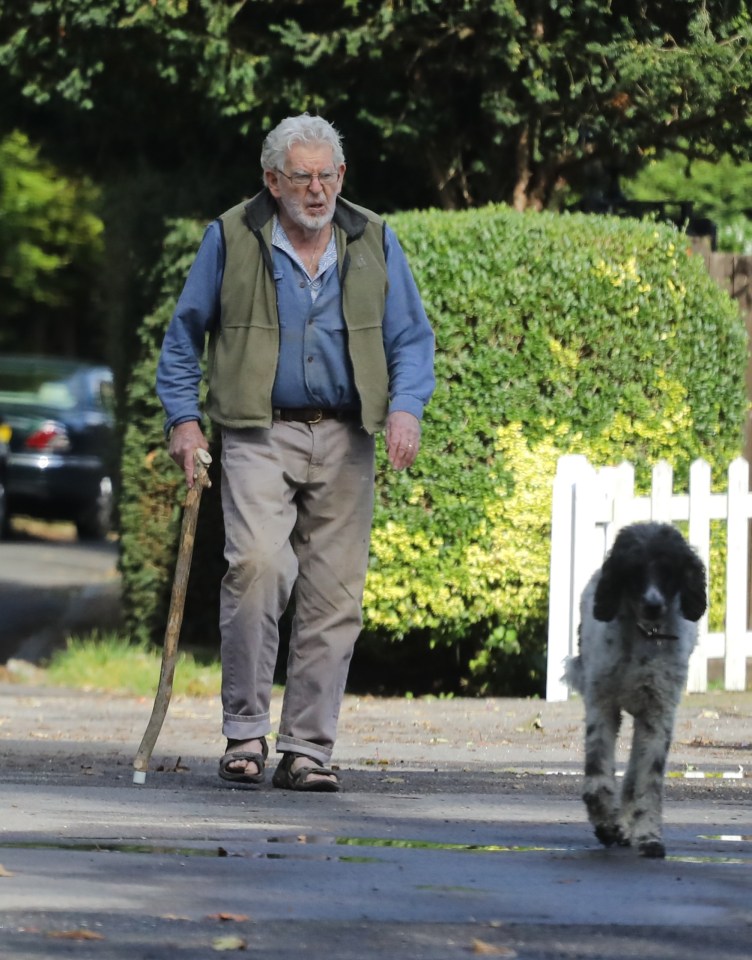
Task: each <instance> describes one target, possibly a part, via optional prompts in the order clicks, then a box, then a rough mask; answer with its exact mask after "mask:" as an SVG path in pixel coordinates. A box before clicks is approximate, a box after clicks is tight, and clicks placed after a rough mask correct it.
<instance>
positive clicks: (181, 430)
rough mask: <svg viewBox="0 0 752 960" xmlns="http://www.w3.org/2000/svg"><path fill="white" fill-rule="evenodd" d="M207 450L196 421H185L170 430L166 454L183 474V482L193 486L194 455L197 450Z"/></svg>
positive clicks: (207, 444) (207, 445)
mask: <svg viewBox="0 0 752 960" xmlns="http://www.w3.org/2000/svg"><path fill="white" fill-rule="evenodd" d="M199 447H200V448H201V449H202V450H208V449H209V443H208V442H207V439H206V437H205V436H204V434H203V433H202V431H201V427H200V426H199V424H198V421H197V420H186V422H185V423H179V424H178V425H177V426H176V427H173V428H172V434H171V436H170V446H169V448H168V453H169V454H170V456H171V457H172V459H173V460H174V461H175V463H176V464H177V465H178V466H179V467H180V469H181V470H182V471H183V473H184V474H185V482H186V484H187V485H188V486H189V487H192V486H193V480H194V476H193V471H194V470H195V464H194V454H195V452H196V450H197V449H198V448H199Z"/></svg>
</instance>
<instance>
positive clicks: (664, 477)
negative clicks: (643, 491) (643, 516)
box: [650, 460, 674, 523]
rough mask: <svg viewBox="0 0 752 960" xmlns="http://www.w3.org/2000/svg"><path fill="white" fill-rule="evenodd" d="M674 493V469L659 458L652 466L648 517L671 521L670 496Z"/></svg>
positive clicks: (662, 521)
mask: <svg viewBox="0 0 752 960" xmlns="http://www.w3.org/2000/svg"><path fill="white" fill-rule="evenodd" d="M673 493H674V470H673V467H672V466H671V464H670V463H667V462H666V461H665V460H661V461H659V462H658V463H656V465H655V466H654V467H653V476H652V483H651V487H650V519H651V520H656V521H658V522H660V523H671V520H672V517H671V497H672V496H673Z"/></svg>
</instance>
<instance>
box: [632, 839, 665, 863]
mask: <svg viewBox="0 0 752 960" xmlns="http://www.w3.org/2000/svg"><path fill="white" fill-rule="evenodd" d="M637 849H638V851H639V854H640V856H641V857H650V858H651V859H653V860H662V859H663V858H664V857H665V856H666V848H665V847H664V846H663V843H661V841H660V840H655V839H652V840H640V842H639V844H638V846H637Z"/></svg>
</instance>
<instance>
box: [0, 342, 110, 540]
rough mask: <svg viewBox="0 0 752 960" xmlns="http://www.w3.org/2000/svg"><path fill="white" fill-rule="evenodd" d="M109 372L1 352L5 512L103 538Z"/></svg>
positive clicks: (107, 491) (107, 484)
mask: <svg viewBox="0 0 752 960" xmlns="http://www.w3.org/2000/svg"><path fill="white" fill-rule="evenodd" d="M112 395H113V390H112V372H111V371H110V370H109V369H108V368H107V367H104V366H95V365H93V364H89V363H84V362H82V361H77V360H63V359H58V358H53V357H39V356H7V355H6V356H0V421H4V422H6V423H7V424H9V426H10V428H11V436H10V441H9V447H10V452H9V455H8V469H7V482H6V495H7V512H8V515H10V514H13V513H23V514H29V515H31V516H33V517H42V518H45V519H49V520H72V521H73V522H74V523H75V525H76V529H77V530H78V535H79V537H80V538H81V539H86V540H93V539H101V538H103V537H104V536H106V534H107V532H108V531H109V529H110V523H111V515H112V470H113V462H114V424H113V414H112V406H113V405H112Z"/></svg>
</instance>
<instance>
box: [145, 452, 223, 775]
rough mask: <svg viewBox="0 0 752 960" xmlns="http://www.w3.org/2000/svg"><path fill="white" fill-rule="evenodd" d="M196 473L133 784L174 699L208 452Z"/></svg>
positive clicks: (187, 499)
mask: <svg viewBox="0 0 752 960" xmlns="http://www.w3.org/2000/svg"><path fill="white" fill-rule="evenodd" d="M194 462H195V465H196V470H195V473H194V483H193V486H192V487H191V488H190V490H189V491H188V493H187V494H186V497H185V507H184V510H183V524H182V527H181V530H180V544H179V546H178V559H177V562H176V564H175V577H174V579H173V582H172V596H171V598H170V612H169V614H168V616H167V628H166V630H165V638H164V647H163V649H162V669H161V671H160V674H159V686H158V687H157V693H156V696H155V698H154V706H153V707H152V710H151V717H150V719H149V723H148V724H147V727H146V731H145V733H144V736H143V738H142V740H141V746H140V747H139V748H138V753H137V754H136V758H135V760H134V761H133V770H134V773H133V782H134V783H146V771H147V770H148V769H149V760H150V758H151V754H152V750H153V749H154V744H155V743H156V742H157V737H158V736H159V731H160V730H161V729H162V724H163V723H164V719H165V717H166V716H167V707H168V706H169V704H170V697H171V696H172V680H173V677H174V676H175V661H176V660H177V655H178V640H179V639H180V627H181V626H182V624H183V610H184V608H185V593H186V589H187V587H188V574H189V573H190V570H191V557H192V556H193V544H194V542H195V539H196V523H197V521H198V508H199V504H200V503H201V494H202V493H203V492H204V487H210V486H211V481H210V480H209V474H208V472H207V468H208V466H209V464H210V463H211V457H210V456H209V454H208V453H207V451H206V450H201V449H200V448H199V449H197V450H196V452H195V454H194Z"/></svg>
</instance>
